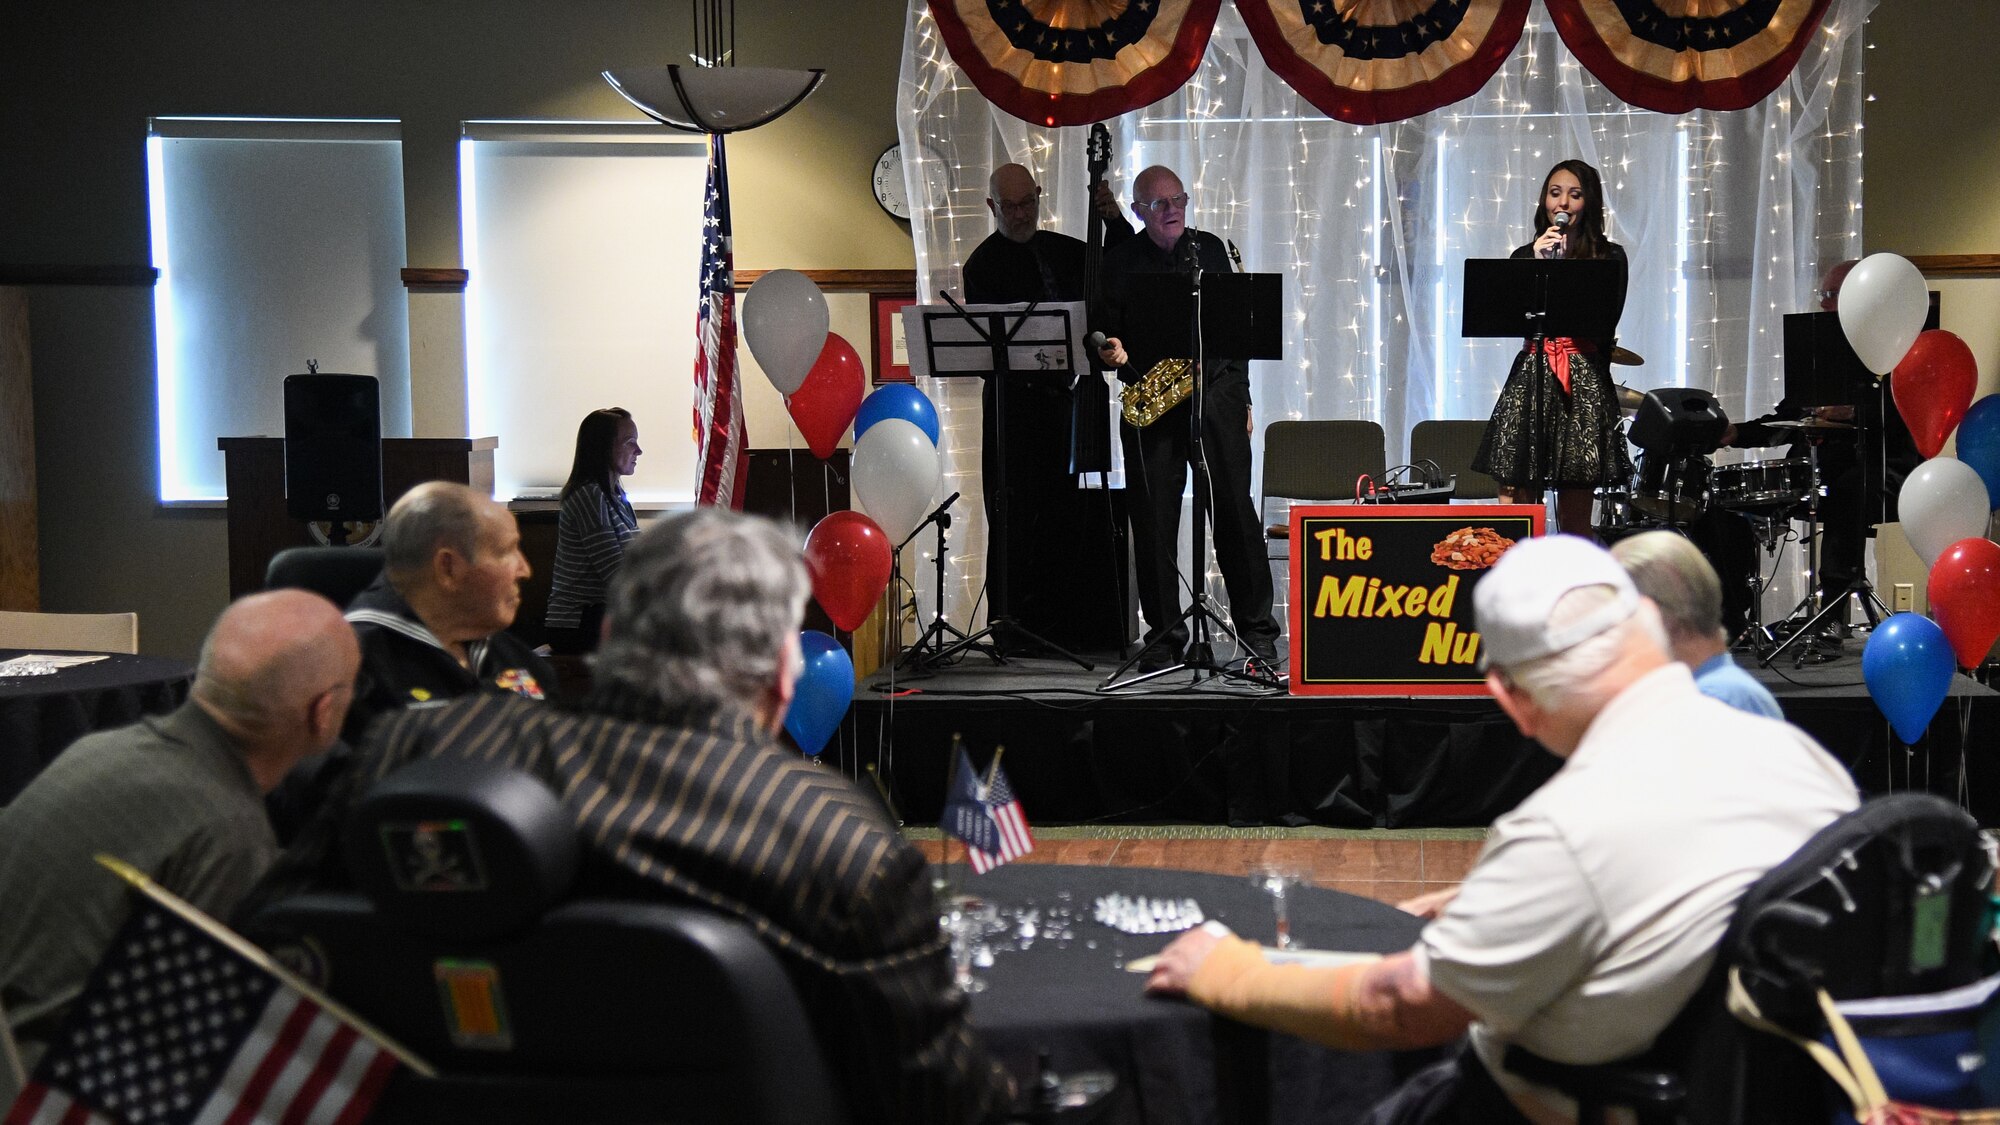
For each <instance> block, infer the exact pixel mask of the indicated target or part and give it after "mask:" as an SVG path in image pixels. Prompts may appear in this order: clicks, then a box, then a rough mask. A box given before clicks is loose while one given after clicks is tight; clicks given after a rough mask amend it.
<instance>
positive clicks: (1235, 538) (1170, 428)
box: [1118, 378, 1278, 652]
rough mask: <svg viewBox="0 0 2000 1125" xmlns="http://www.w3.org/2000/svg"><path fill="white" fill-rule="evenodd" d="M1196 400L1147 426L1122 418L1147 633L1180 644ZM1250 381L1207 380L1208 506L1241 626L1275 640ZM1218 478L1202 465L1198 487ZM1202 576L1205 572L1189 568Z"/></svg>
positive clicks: (1249, 638)
mask: <svg viewBox="0 0 2000 1125" xmlns="http://www.w3.org/2000/svg"><path fill="white" fill-rule="evenodd" d="M1193 409H1194V403H1193V401H1192V400H1190V401H1187V402H1183V403H1181V404H1180V405H1179V406H1176V407H1174V408H1173V409H1172V410H1169V411H1168V412H1167V413H1166V414H1165V415H1163V416H1162V417H1161V418H1160V419H1159V420H1158V421H1155V422H1154V423H1153V424H1152V425H1150V426H1147V427H1145V428H1143V429H1138V428H1134V427H1132V426H1127V425H1124V424H1122V423H1121V424H1120V425H1119V427H1118V436H1119V440H1120V441H1121V442H1123V443H1124V447H1125V487H1126V492H1127V497H1128V501H1129V504H1130V508H1131V513H1132V558H1133V564H1134V569H1135V570H1136V571H1137V573H1138V587H1139V608H1140V610H1141V611H1143V612H1144V613H1145V615H1146V627H1147V634H1146V636H1147V639H1148V640H1151V639H1153V638H1155V637H1157V636H1158V635H1159V634H1160V633H1161V632H1162V631H1165V632H1166V633H1167V634H1168V641H1167V643H1168V644H1169V645H1171V646H1172V650H1173V651H1176V652H1177V651H1179V649H1180V647H1181V646H1182V645H1184V644H1186V643H1187V627H1186V626H1185V625H1184V624H1182V623H1181V621H1180V614H1181V590H1180V587H1181V583H1180V576H1179V574H1178V572H1177V571H1176V569H1175V566H1174V562H1175V559H1176V558H1177V557H1178V552H1179V547H1180V533H1181V492H1182V491H1183V490H1184V489H1185V488H1186V487H1187V479H1188V464H1189V458H1190V457H1191V456H1192V445H1193V433H1192V427H1191V426H1190V424H1189V419H1190V418H1191V417H1192V414H1193ZM1249 420H1250V383H1249V381H1248V380H1247V379H1243V378H1229V379H1223V380H1221V381H1219V382H1217V383H1213V384H1211V385H1210V386H1209V387H1208V388H1207V402H1206V403H1205V404H1204V413H1203V418H1202V422H1203V425H1202V450H1203V453H1204V454H1205V455H1206V458H1207V461H1208V475H1209V476H1210V477H1211V478H1212V484H1213V489H1212V496H1213V498H1214V505H1213V507H1211V508H1210V510H1209V519H1210V528H1209V531H1210V534H1212V535H1213V536H1214V541H1215V557H1216V561H1217V562H1220V563H1221V564H1222V582H1223V586H1224V587H1225V588H1226V589H1227V590H1228V591H1229V615H1230V618H1231V619H1232V620H1233V621H1234V622H1235V625H1236V632H1237V635H1238V636H1240V637H1242V638H1243V640H1244V641H1245V642H1246V643H1248V644H1250V645H1252V646H1255V647H1271V646H1275V645H1276V644H1277V639H1278V623H1277V621H1276V620H1274V619H1273V618H1272V617H1271V564H1270V560H1269V558H1268V557H1267V556H1266V555H1265V553H1264V527H1263V522H1262V521H1261V520H1260V519H1259V518H1258V516H1257V506H1256V504H1254V503H1253V502H1252V501H1251V499H1250V432H1249V429H1248V424H1249ZM1210 483H1211V482H1210V481H1204V480H1202V479H1201V474H1199V473H1197V474H1196V479H1195V487H1196V488H1197V489H1204V488H1208V486H1209V484H1210ZM1190 578H1191V580H1193V581H1196V582H1199V581H1201V580H1202V576H1201V575H1191V576H1190Z"/></svg>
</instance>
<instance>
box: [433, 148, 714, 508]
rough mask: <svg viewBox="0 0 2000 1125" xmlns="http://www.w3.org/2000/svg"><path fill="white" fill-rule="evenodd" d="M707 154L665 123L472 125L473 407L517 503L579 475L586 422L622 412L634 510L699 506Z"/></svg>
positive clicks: (463, 160)
mask: <svg viewBox="0 0 2000 1125" xmlns="http://www.w3.org/2000/svg"><path fill="white" fill-rule="evenodd" d="M707 168H708V148H707V145H706V144H705V142H704V141H703V140H701V139H699V138H690V137H687V136H684V135H675V134H672V133H668V132H666V131H665V130H662V129H661V128H660V127H659V126H657V125H650V124H648V125H617V124H595V123H539V122H469V123H467V124H466V125H465V127H464V135H463V139H462V141H461V143H460V154H459V182H460V190H461V191H462V192H463V194H464V199H463V202H462V222H463V229H464V252H465V263H466V267H467V269H468V270H469V271H470V272H471V281H470V283H469V284H468V285H467V288H466V304H465V307H466V349H467V357H466V362H467V365H468V367H469V369H470V370H469V375H470V386H469V387H468V393H467V400H468V409H469V413H470V415H471V417H470V419H469V421H470V423H471V428H472V433H474V434H475V435H479V434H496V435H498V436H499V438H500V448H499V449H498V450H497V451H496V454H495V457H494V487H495V488H496V490H497V491H498V493H499V495H500V496H501V497H503V498H506V497H511V496H515V495H518V494H520V493H521V492H522V491H523V490H525V489H536V488H554V487H557V486H560V485H561V484H562V483H563V481H564V479H565V478H567V477H568V475H569V469H570V462H571V459H572V457H573V455H574V452H575V445H576V429H577V424H578V423H579V422H580V421H582V419H583V416H584V415H585V414H588V413H589V412H590V411H592V410H595V409H598V408H600V407H606V406H622V407H625V408H626V409H627V410H630V411H631V412H632V416H633V419H634V420H635V421H636V422H637V423H638V424H639V443H640V445H642V446H643V447H644V448H645V450H646V453H645V456H644V457H642V458H641V459H640V461H639V471H638V473H637V474H636V475H635V476H634V477H633V478H631V479H629V480H627V481H626V482H625V487H626V490H627V491H628V492H629V493H630V494H631V496H632V498H633V499H634V500H638V501H646V502H652V503H684V502H687V501H690V500H692V499H693V497H694V459H695V447H694V441H693V436H692V431H693V425H692V423H691V421H690V418H691V410H692V404H693V397H694V389H693V372H694V323H695V292H696V280H697V278H696V271H697V270H698V268H699V266H700V261H701V235H702V196H703V192H704V188H705V186H706V183H707Z"/></svg>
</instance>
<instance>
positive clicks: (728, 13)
mask: <svg viewBox="0 0 2000 1125" xmlns="http://www.w3.org/2000/svg"><path fill="white" fill-rule="evenodd" d="M690 7H691V8H692V9H693V11H694V51H693V53H692V56H691V57H692V58H693V59H694V62H695V65H693V66H681V65H679V64H674V65H670V66H649V67H621V68H619V69H617V70H607V71H605V72H604V80H605V81H606V82H609V83H610V84H611V88H612V89H614V90H616V91H618V93H619V94H620V95H621V96H623V97H624V99H625V100H626V101H628V102H631V103H632V104H633V105H635V106H638V107H639V109H640V110H642V111H644V112H645V114H646V115H647V116H649V117H651V118H653V119H654V120H655V121H658V122H659V123H660V124H662V125H666V126H668V127H670V128H674V129H680V130H682V131H684V132H689V133H739V132H742V131H743V130H745V129H755V128H756V127H757V126H759V125H767V124H769V123H771V122H773V121H776V120H777V119H778V118H780V117H783V116H784V115H785V114H786V113H789V112H790V111H791V110H792V108H793V107H794V106H797V105H798V104H799V103H800V102H802V101H805V100H806V98H807V96H808V95H810V94H811V93H812V92H813V91H814V90H816V89H818V88H819V84H820V81H821V80H822V79H824V78H825V77H826V71H825V70H821V69H810V70H788V69H783V68H779V67H768V66H737V65H736V0H693V3H692V4H691V5H690Z"/></svg>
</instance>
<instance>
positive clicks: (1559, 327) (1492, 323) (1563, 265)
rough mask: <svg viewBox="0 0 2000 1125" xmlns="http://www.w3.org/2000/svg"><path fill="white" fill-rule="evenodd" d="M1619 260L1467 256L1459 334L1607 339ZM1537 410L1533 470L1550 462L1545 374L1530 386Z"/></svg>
mask: <svg viewBox="0 0 2000 1125" xmlns="http://www.w3.org/2000/svg"><path fill="white" fill-rule="evenodd" d="M1619 281H1620V265H1619V263H1618V262H1617V261H1616V260H1615V259H1611V258H1467V259H1466V260H1465V295H1464V300H1465V316H1464V318H1463V321H1462V323H1461V326H1460V331H1459V335H1460V336H1462V337H1465V338H1467V339H1484V338H1503V339H1525V340H1527V341H1528V347H1529V349H1530V350H1531V351H1533V352H1536V353H1539V352H1540V351H1541V350H1542V341H1543V340H1545V339H1547V338H1549V337H1551V336H1567V337H1570V338H1572V339H1577V340H1609V339H1611V336H1612V333H1614V332H1616V331H1617V330H1618V317H1619V314H1620V313H1622V312H1623V311H1624V299H1625V291H1624V287H1623V286H1622V285H1620V284H1619ZM1605 358H1606V359H1607V360H1608V359H1609V358H1610V357H1609V356H1607V357H1605ZM1528 396H1529V397H1528V409H1529V413H1530V415H1531V416H1532V417H1533V418H1534V423H1535V431H1536V432H1535V434H1534V435H1533V437H1534V441H1535V452H1534V461H1533V465H1532V467H1531V470H1532V472H1534V473H1536V474H1541V473H1546V472H1547V471H1548V467H1549V456H1548V452H1549V450H1548V442H1549V439H1550V437H1551V435H1550V434H1549V433H1547V432H1546V431H1547V427H1545V426H1543V425H1542V380H1541V379H1540V378H1539V377H1537V378H1536V379H1535V380H1534V381H1533V382H1532V383H1530V384H1529V386H1528ZM1548 486H1549V481H1548V480H1547V479H1546V478H1545V477H1542V476H1539V475H1536V476H1533V477H1531V478H1530V479H1529V480H1528V481H1527V482H1525V485H1524V487H1526V488H1531V489H1533V490H1535V491H1536V492H1537V493H1540V492H1545V491H1546V490H1547V489H1548Z"/></svg>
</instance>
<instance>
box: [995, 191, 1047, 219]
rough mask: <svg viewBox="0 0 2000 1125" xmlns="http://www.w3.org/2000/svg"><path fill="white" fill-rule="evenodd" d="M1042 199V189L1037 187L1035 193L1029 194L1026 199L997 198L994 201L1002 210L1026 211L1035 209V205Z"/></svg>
mask: <svg viewBox="0 0 2000 1125" xmlns="http://www.w3.org/2000/svg"><path fill="white" fill-rule="evenodd" d="M1041 201H1042V189H1041V188H1036V189H1035V194H1033V195H1031V196H1029V197H1028V198H1026V199H996V200H994V201H993V203H994V205H995V206H997V207H999V208H1000V209H1001V210H1002V211H1013V212H1017V213H1019V212H1026V211H1033V210H1034V209H1035V206H1036V205H1037V204H1039V203H1040V202H1041Z"/></svg>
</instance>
